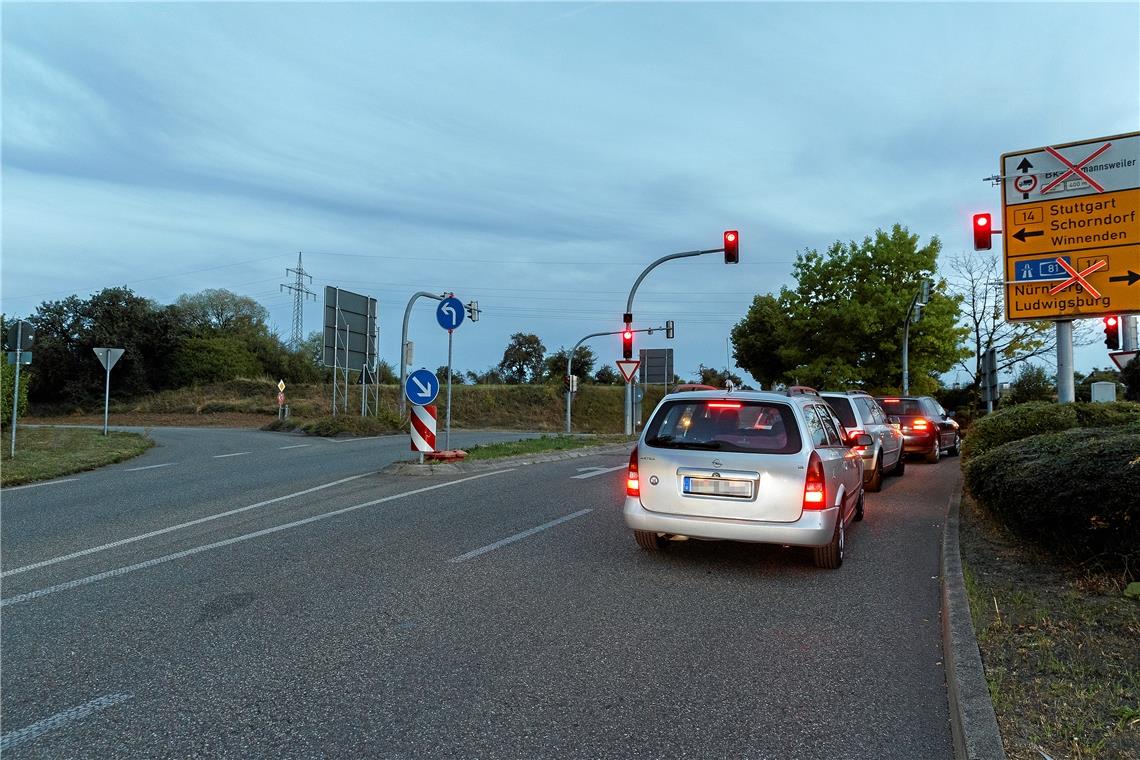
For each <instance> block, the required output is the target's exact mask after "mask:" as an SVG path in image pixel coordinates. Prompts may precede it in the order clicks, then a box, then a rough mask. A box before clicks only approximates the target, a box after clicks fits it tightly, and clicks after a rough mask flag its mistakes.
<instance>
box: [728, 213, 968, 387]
mask: <svg viewBox="0 0 1140 760" xmlns="http://www.w3.org/2000/svg"><path fill="white" fill-rule="evenodd" d="M940 249H941V244H940V243H939V241H938V239H937V238H933V239H931V241H930V242H929V243H927V244H926V245H924V246H920V245H919V240H918V236H917V235H912V234H911V233H910V232H909V231H908V230H907V229H906V228H904V227H902V226H901V225H897V224H896V225H895V226H894V227H893V228H892V229H891V230H890V232H884V231H883V230H876V232H875V234H874V236H871V237H867V238H865V239H864V240H863V241H862V242H861V243H856V242H849V243H843V242H840V241H837V242H835V243H833V244H832V245H831V246H830V247H829V248H828V249H827V250H826V251H825V252H824V253H820V252H818V251H816V250H807V251H804V252H803V253H800V254H798V255H797V256H796V262H795V265H794V266H793V276H794V277H795V280H796V287H795V288H794V289H791V288H781V290H780V293H779V295H778V296H770V295H760V296H757V297H756V298H755V299H754V300H753V303H752V306H751V307H750V308H749V310H748V313H747V314H746V315H745V316H744V318H743V319H742V320H741V321H740V322H738V323H737V324H736V326H735V327H734V328H733V330H732V342H733V347H734V357H735V359H736V366H738V367H740V368H742V369H745V370H747V371H748V372H749V373H750V374H752V376H753V377H755V378H756V379H757V380H759V381H760V382H761V383H763V384H765V385H769V384H772V383H777V382H783V383H800V384H805V385H813V386H816V387H820V388H843V387H849V386H858V387H863V388H867V389H869V390H885V389H892V388H898V387H899V386H900V385H901V380H902V338H903V327H904V321H905V318H906V314H907V311H908V309H909V308H910V304H911V301H912V299H913V298H914V296H915V294H916V293H917V292H918V291H919V289H920V287H921V284H922V281H923V280H926V279H933V278H934V272H935V271H936V268H937V260H938V253H939V251H940ZM961 300H962V299H961V296H958V295H951V294H948V293H947V292H946V284H945V282H943V281H939V282H936V284H935V287H934V289H933V292H932V294H931V298H930V302H929V303H928V304H927V305H926V307H925V308H924V309H923V310H922V314H921V319H920V320H919V321H918V322H917V323H914V324H912V325H911V329H910V345H909V355H910V356H909V359H910V376H911V389H912V392H917V393H929V392H931V391H933V390H934V389H935V388H937V387H938V385H939V382H938V376H939V375H940V374H941V373H943V372H945V371H947V370H948V369H950V368H951V367H952V366H954V364H955V363H956V362H957V361H959V359H961V358H963V357H964V356H966V355H967V351H966V350H965V349H964V348H963V346H962V341H963V339H964V337H965V335H966V330H965V328H962V327H960V326H958V324H957V322H958V309H959V305H960V303H961Z"/></svg>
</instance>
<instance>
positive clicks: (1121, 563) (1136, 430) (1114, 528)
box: [966, 422, 1140, 572]
mask: <svg viewBox="0 0 1140 760" xmlns="http://www.w3.org/2000/svg"><path fill="white" fill-rule="evenodd" d="M966 485H967V487H968V488H969V490H970V493H971V494H972V495H973V496H974V498H975V500H976V501H977V502H978V504H979V505H981V506H982V507H983V508H984V509H985V510H986V511H988V512H989V513H990V514H991V515H993V516H994V517H995V518H997V519H998V520H1000V521H1001V522H1002V523H1004V524H1005V525H1006V526H1007V527H1009V528H1010V530H1012V531H1013V532H1015V533H1017V534H1018V535H1021V536H1024V537H1026V538H1028V539H1031V540H1033V541H1035V542H1036V543H1038V544H1040V545H1041V546H1042V547H1043V548H1044V549H1045V550H1046V551H1047V552H1049V553H1050V554H1052V555H1054V556H1057V557H1059V558H1060V559H1063V560H1070V561H1076V562H1081V563H1090V564H1096V565H1098V566H1101V567H1104V568H1110V569H1117V568H1119V567H1123V568H1124V569H1125V571H1126V572H1134V571H1135V569H1136V566H1137V563H1138V562H1140V498H1137V494H1140V422H1133V423H1130V424H1127V425H1122V426H1118V427H1114V428H1078V429H1075V430H1069V431H1065V432H1062V433H1051V434H1047V435H1037V436H1032V437H1029V438H1025V439H1023V440H1019V441H1014V442H1012V443H1007V444H1004V445H1001V446H996V447H993V448H991V449H990V450H988V451H987V452H985V453H984V454H978V455H977V456H976V457H975V458H974V459H973V460H972V461H970V462H969V463H968V464H967V465H966Z"/></svg>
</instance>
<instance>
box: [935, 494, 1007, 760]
mask: <svg viewBox="0 0 1140 760" xmlns="http://www.w3.org/2000/svg"><path fill="white" fill-rule="evenodd" d="M961 503H962V488H961V479H959V480H958V484H957V486H956V487H955V490H954V494H953V495H952V496H951V497H950V500H949V502H948V503H947V505H946V517H945V520H944V521H943V525H942V561H941V571H942V572H941V576H942V650H943V662H944V663H945V667H946V692H947V699H948V700H949V702H950V730H951V732H952V733H953V735H954V757H955V759H956V760H1005V748H1004V747H1003V745H1002V740H1001V731H1000V730H999V729H998V724H997V715H996V714H995V713H994V705H993V701H992V700H991V698H990V689H989V685H988V683H987V682H986V671H985V668H984V667H983V666H982V655H981V652H980V651H979V650H978V639H977V637H976V635H975V633H974V623H973V620H972V618H971V617H970V600H969V597H968V596H967V595H966V580H965V578H964V577H963V575H962V555H961V552H960V551H959V545H958V522H959V517H958V512H959V509H960V507H961Z"/></svg>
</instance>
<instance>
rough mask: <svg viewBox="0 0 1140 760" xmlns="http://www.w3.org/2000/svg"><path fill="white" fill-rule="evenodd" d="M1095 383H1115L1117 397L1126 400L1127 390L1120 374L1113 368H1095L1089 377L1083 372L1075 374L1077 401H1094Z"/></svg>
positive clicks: (1074, 382)
mask: <svg viewBox="0 0 1140 760" xmlns="http://www.w3.org/2000/svg"><path fill="white" fill-rule="evenodd" d="M1093 383H1113V384H1114V385H1115V386H1116V397H1117V398H1118V399H1119V398H1124V397H1125V396H1126V394H1127V389H1126V388H1125V386H1124V383H1123V382H1122V381H1121V379H1120V373H1119V372H1118V371H1116V370H1115V369H1112V368H1111V367H1106V368H1105V369H1097V368H1096V367H1093V369H1092V371H1091V372H1089V373H1088V374H1087V375H1086V374H1084V373H1083V372H1074V373H1073V391H1074V399H1075V400H1076V401H1092V384H1093Z"/></svg>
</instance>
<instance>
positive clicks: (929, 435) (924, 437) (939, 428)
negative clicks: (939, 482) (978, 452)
mask: <svg viewBox="0 0 1140 760" xmlns="http://www.w3.org/2000/svg"><path fill="white" fill-rule="evenodd" d="M875 400H876V401H878V402H879V406H881V407H883V411H884V412H886V413H887V414H888V415H889V416H891V417H898V418H899V421H900V422H901V423H902V434H903V452H904V453H906V454H922V455H923V456H924V457H925V458H926V461H927V462H930V463H931V464H934V463H935V462H937V461H938V460H939V458H940V457H941V456H942V454H943V453H946V454H949V455H950V456H958V452H959V451H960V450H961V448H962V436H961V433H960V431H959V430H958V423H957V422H955V421H954V420H953V419H951V416H950V415H951V414H952V413H947V411H946V410H945V409H943V408H942V405H941V404H939V403H938V402H937V401H935V400H934V399H933V398H931V397H930V396H901V397H900V396H885V397H882V398H876V399H875Z"/></svg>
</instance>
